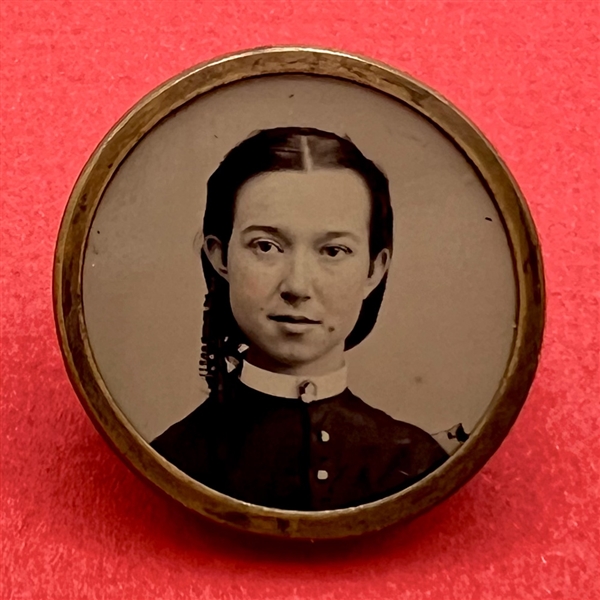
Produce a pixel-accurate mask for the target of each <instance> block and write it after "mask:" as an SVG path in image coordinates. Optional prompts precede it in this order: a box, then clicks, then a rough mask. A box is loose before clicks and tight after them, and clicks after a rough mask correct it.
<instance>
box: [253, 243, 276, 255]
mask: <svg viewBox="0 0 600 600" xmlns="http://www.w3.org/2000/svg"><path fill="white" fill-rule="evenodd" d="M252 246H253V247H254V248H255V249H256V250H258V252H259V253H260V254H273V253H274V252H276V251H279V252H281V249H280V248H279V246H278V245H277V244H275V242H270V241H269V240H257V241H255V242H254V243H253V244H252Z"/></svg>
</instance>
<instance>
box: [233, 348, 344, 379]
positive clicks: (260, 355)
mask: <svg viewBox="0 0 600 600" xmlns="http://www.w3.org/2000/svg"><path fill="white" fill-rule="evenodd" d="M244 360H246V361H248V362H249V363H250V364H252V365H254V366H255V367H258V368H259V369H264V370H265V371H271V372H272V373H281V374H283V375H298V376H311V377H318V376H321V375H327V374H328V373H333V372H335V371H338V370H339V369H341V368H342V367H343V366H344V347H343V345H340V346H339V347H336V348H333V349H332V350H331V351H330V352H328V353H327V354H324V355H323V356H321V357H319V358H317V359H316V360H313V361H310V362H303V363H300V362H298V363H284V362H282V361H278V360H276V359H274V358H273V357H272V356H269V355H267V354H265V353H264V352H262V350H260V348H257V347H256V346H250V347H249V348H248V350H247V351H246V354H245V355H244Z"/></svg>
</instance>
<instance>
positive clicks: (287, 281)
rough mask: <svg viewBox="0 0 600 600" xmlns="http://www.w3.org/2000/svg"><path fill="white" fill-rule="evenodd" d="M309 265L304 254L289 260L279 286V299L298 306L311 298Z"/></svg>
mask: <svg viewBox="0 0 600 600" xmlns="http://www.w3.org/2000/svg"><path fill="white" fill-rule="evenodd" d="M311 269H312V268H311V265H310V261H309V260H308V258H307V257H306V256H305V255H304V254H298V255H295V256H293V257H291V258H290V260H289V262H288V264H287V268H286V271H285V274H284V276H283V278H282V281H281V285H280V293H281V297H282V298H283V299H284V300H285V301H286V302H287V303H288V304H292V305H295V304H298V303H299V302H303V301H305V300H308V299H309V298H310V297H311V293H312V292H311Z"/></svg>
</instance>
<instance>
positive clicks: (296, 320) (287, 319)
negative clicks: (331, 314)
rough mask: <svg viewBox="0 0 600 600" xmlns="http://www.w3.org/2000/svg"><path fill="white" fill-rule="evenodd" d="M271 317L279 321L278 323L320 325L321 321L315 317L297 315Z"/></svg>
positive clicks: (270, 316) (270, 317)
mask: <svg viewBox="0 0 600 600" xmlns="http://www.w3.org/2000/svg"><path fill="white" fill-rule="evenodd" d="M269 319H271V320H272V321H277V322H278V323H293V324H304V325H319V324H320V323H321V321H317V320H315V319H309V318H308V317H304V316H296V315H269Z"/></svg>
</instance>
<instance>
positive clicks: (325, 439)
mask: <svg viewBox="0 0 600 600" xmlns="http://www.w3.org/2000/svg"><path fill="white" fill-rule="evenodd" d="M321 441H322V442H328V441H329V434H328V433H327V432H326V431H325V430H321Z"/></svg>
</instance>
